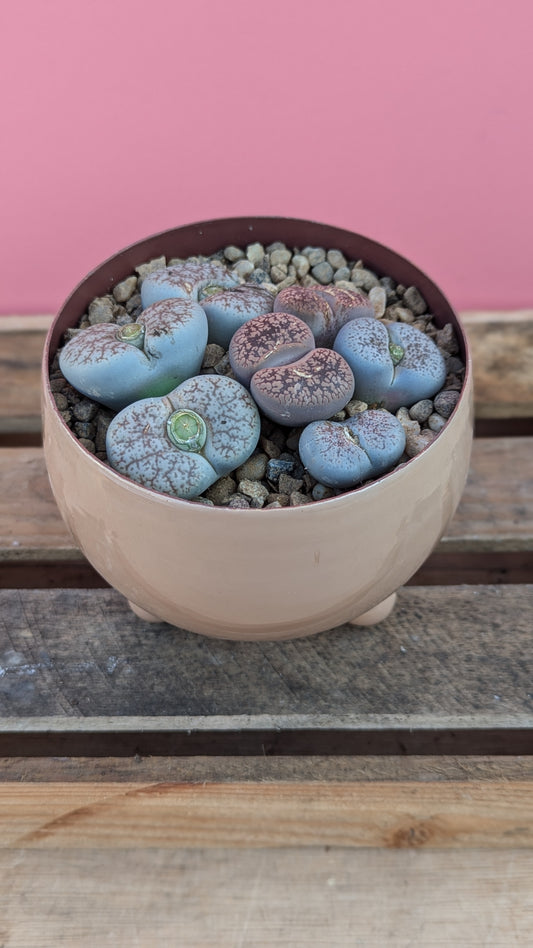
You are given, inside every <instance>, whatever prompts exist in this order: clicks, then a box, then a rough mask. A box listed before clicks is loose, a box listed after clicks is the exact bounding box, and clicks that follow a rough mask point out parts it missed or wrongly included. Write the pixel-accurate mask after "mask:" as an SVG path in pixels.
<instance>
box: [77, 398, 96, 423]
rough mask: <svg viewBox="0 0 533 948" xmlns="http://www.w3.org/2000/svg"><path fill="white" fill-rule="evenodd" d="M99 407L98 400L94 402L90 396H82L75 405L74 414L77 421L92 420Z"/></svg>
mask: <svg viewBox="0 0 533 948" xmlns="http://www.w3.org/2000/svg"><path fill="white" fill-rule="evenodd" d="M98 408H99V406H98V405H97V404H96V402H92V401H90V399H88V398H82V399H80V401H79V402H77V403H76V405H74V408H73V409H72V414H73V415H74V418H76V420H77V421H92V420H93V418H95V417H96V415H97V413H98Z"/></svg>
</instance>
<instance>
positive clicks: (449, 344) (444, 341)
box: [435, 323, 459, 355]
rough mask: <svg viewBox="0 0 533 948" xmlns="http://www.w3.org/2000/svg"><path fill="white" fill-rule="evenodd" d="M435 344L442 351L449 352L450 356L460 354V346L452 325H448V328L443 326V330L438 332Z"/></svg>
mask: <svg viewBox="0 0 533 948" xmlns="http://www.w3.org/2000/svg"><path fill="white" fill-rule="evenodd" d="M435 342H436V343H437V345H438V346H439V348H440V349H444V351H445V352H449V353H450V355H456V354H457V353H458V352H459V344H458V342H457V339H456V337H455V333H454V331H453V326H452V324H451V323H447V324H446V326H443V328H442V329H439V330H438V331H437V334H436V336H435Z"/></svg>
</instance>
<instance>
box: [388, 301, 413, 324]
mask: <svg viewBox="0 0 533 948" xmlns="http://www.w3.org/2000/svg"><path fill="white" fill-rule="evenodd" d="M385 316H386V317H387V318H388V319H393V320H394V321H395V322H397V323H414V321H415V316H414V313H413V312H412V311H411V310H410V309H408V308H407V306H399V305H398V304H397V303H394V304H393V305H392V306H387V309H386V310H385Z"/></svg>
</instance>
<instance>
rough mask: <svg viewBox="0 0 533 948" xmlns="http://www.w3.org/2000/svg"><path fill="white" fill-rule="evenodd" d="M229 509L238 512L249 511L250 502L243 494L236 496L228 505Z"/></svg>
mask: <svg viewBox="0 0 533 948" xmlns="http://www.w3.org/2000/svg"><path fill="white" fill-rule="evenodd" d="M228 507H232V508H233V509H238V510H249V509H250V501H249V500H248V499H247V498H246V497H244V495H243V494H234V495H233V497H232V498H231V500H230V502H229V504H228Z"/></svg>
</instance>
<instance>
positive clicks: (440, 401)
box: [433, 389, 460, 418]
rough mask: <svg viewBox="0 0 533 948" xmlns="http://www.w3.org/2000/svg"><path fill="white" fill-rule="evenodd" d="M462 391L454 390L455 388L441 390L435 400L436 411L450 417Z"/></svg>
mask: <svg viewBox="0 0 533 948" xmlns="http://www.w3.org/2000/svg"><path fill="white" fill-rule="evenodd" d="M459 398H460V393H459V392H458V391H454V390H453V389H448V390H446V391H445V392H439V394H438V395H436V396H435V398H434V400H433V404H434V406H435V411H436V412H438V413H439V415H442V417H443V418H449V417H450V415H451V413H452V411H453V410H454V408H455V406H456V405H457V402H458V401H459Z"/></svg>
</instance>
